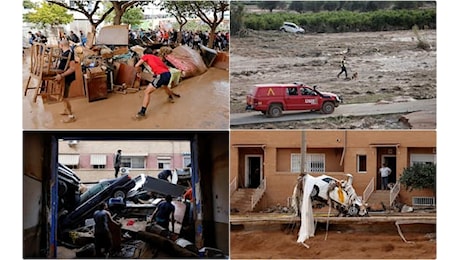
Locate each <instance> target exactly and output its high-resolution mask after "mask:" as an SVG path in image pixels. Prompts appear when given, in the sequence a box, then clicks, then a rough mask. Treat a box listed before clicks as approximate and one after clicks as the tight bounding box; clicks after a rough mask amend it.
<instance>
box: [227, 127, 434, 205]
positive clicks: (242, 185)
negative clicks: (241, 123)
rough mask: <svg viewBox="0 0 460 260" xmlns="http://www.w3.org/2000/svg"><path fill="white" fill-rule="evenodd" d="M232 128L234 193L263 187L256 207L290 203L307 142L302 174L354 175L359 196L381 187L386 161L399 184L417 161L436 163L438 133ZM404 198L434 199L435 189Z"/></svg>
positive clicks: (402, 194) (392, 179)
mask: <svg viewBox="0 0 460 260" xmlns="http://www.w3.org/2000/svg"><path fill="white" fill-rule="evenodd" d="M302 135H303V134H302V131H298V130H293V131H231V137H230V149H231V150H230V169H231V170H230V192H231V194H232V193H233V192H234V191H236V190H238V189H254V188H256V189H257V188H259V189H263V190H264V193H263V196H261V199H260V202H259V203H258V205H257V208H265V207H271V206H274V205H278V204H280V205H286V204H287V203H288V201H289V200H290V197H291V196H292V192H293V189H294V186H295V184H296V181H297V178H298V176H299V174H300V172H301V152H302V151H301V150H302V148H301V147H302V145H301V144H302V143H305V148H306V158H305V164H304V165H305V167H304V172H306V173H308V174H311V175H312V176H320V175H322V174H326V175H329V176H332V177H335V178H337V179H339V180H340V179H345V178H346V177H345V174H347V173H350V174H352V175H353V186H354V188H355V190H356V192H357V194H358V196H363V195H364V192H365V190H369V189H370V190H379V189H381V188H380V187H381V177H380V175H379V171H378V170H379V168H380V167H381V165H382V163H384V162H385V163H386V164H387V165H388V166H389V167H390V168H391V169H392V172H393V174H391V175H390V179H389V182H390V183H395V182H396V181H397V180H398V179H399V178H400V177H401V175H402V173H403V171H404V169H405V168H407V167H409V166H411V165H412V164H414V163H428V164H436V132H435V131H408V130H402V131H392V130H389V131H373V130H370V131H369V130H367V131H355V130H331V131H318V130H306V131H305V132H304V137H302ZM399 196H400V200H401V201H402V202H404V203H406V204H409V205H410V204H411V203H412V199H413V198H415V197H419V196H427V197H434V194H433V191H431V190H413V191H412V192H409V191H407V190H406V189H405V188H404V187H403V186H401V190H400V192H399Z"/></svg>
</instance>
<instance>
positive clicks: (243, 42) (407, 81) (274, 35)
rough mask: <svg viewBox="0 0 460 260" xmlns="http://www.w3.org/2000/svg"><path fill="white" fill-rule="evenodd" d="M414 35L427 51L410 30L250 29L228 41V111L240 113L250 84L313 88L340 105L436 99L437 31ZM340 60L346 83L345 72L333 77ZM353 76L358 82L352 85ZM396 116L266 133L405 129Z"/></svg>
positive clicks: (320, 122)
mask: <svg viewBox="0 0 460 260" xmlns="http://www.w3.org/2000/svg"><path fill="white" fill-rule="evenodd" d="M418 34H419V36H420V38H421V39H423V41H425V42H427V43H428V44H429V45H430V47H431V48H430V49H428V50H424V49H421V48H418V47H417V43H418V39H417V36H416V34H415V33H414V31H412V30H405V31H385V32H350V33H321V34H308V33H307V34H292V33H283V32H279V31H252V30H249V31H248V32H247V35H246V36H245V37H236V36H235V37H233V38H232V42H231V49H230V57H231V59H230V72H231V74H230V82H231V88H230V112H231V113H244V112H245V107H246V95H247V94H248V93H250V91H251V88H252V86H253V85H254V84H261V83H293V82H303V83H306V84H308V85H311V86H313V85H317V86H318V90H320V91H321V90H323V91H327V92H333V93H336V94H339V95H341V96H342V97H343V99H344V103H343V104H352V103H379V102H380V103H388V102H401V99H406V100H411V99H431V98H436V30H420V31H419V32H418ZM344 55H345V56H346V59H347V63H348V66H347V69H348V77H349V79H345V75H344V73H342V75H340V78H337V74H338V73H339V72H340V61H341V59H342V58H343V56H344ZM355 72H357V73H358V78H357V79H353V80H352V79H351V77H352V74H353V73H355ZM432 114H433V113H432ZM400 116H401V115H385V116H383V115H382V116H372V117H357V118H352V117H348V118H346V119H345V120H343V122H340V124H330V123H329V121H328V120H318V121H313V122H310V121H309V122H308V123H304V124H302V123H301V122H283V123H276V124H273V125H270V126H269V128H293V127H294V128H296V127H306V126H305V124H308V127H309V128H355V127H356V125H359V124H366V125H369V126H373V125H382V124H383V125H385V128H389V129H392V128H405V127H406V126H404V125H403V124H400V123H398V119H399V118H400ZM361 121H362V122H361ZM334 126H335V127H334ZM350 126H353V127H350ZM248 127H249V128H254V126H251V125H250V126H248ZM255 128H260V126H259V127H255ZM366 128H369V127H366Z"/></svg>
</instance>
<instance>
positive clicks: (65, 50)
mask: <svg viewBox="0 0 460 260" xmlns="http://www.w3.org/2000/svg"><path fill="white" fill-rule="evenodd" d="M59 48H61V50H62V55H61V57H62V58H61V60H60V61H59V65H58V69H59V70H64V69H65V67H66V64H67V57H69V66H68V68H67V70H65V71H64V72H62V73H59V74H57V75H56V77H55V78H54V79H55V80H56V81H61V80H64V84H65V85H64V95H63V99H62V102H63V104H64V112H62V113H61V115H66V116H68V117H67V118H66V119H64V120H62V122H64V123H71V122H75V121H76V120H77V118H76V117H75V116H74V114H73V113H72V107H71V105H70V102H69V100H68V97H69V90H70V85H71V84H72V82H73V81H74V80H75V65H76V64H75V55H74V53H73V51H72V50H71V49H70V45H69V42H68V41H67V40H61V41H60V42H59ZM69 52H70V56H69Z"/></svg>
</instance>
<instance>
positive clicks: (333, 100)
mask: <svg viewBox="0 0 460 260" xmlns="http://www.w3.org/2000/svg"><path fill="white" fill-rule="evenodd" d="M341 102H342V99H341V98H340V97H339V96H338V95H336V94H333V93H328V92H320V91H318V90H317V89H316V87H310V86H308V85H305V84H303V83H292V84H257V85H255V86H254V88H253V91H252V93H251V94H249V95H247V96H246V103H247V104H246V105H247V106H246V110H254V111H261V112H262V113H263V114H265V115H266V116H268V117H279V116H281V115H282V113H283V111H291V110H304V111H321V112H322V113H324V114H330V113H332V112H334V110H335V108H336V107H338V106H339V104H340V103H341Z"/></svg>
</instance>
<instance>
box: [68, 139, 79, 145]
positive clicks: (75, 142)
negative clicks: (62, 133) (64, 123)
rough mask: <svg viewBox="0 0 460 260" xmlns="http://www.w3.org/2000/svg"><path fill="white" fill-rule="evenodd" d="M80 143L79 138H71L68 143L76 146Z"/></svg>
mask: <svg viewBox="0 0 460 260" xmlns="http://www.w3.org/2000/svg"><path fill="white" fill-rule="evenodd" d="M77 144H78V140H69V142H68V145H69V146H75V145H77Z"/></svg>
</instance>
